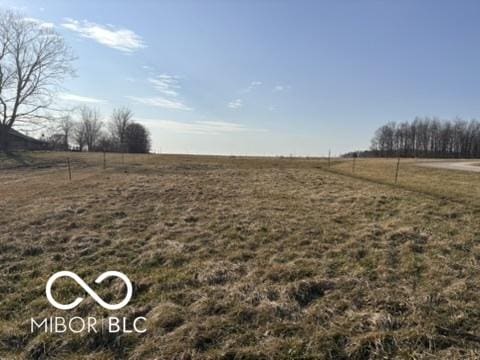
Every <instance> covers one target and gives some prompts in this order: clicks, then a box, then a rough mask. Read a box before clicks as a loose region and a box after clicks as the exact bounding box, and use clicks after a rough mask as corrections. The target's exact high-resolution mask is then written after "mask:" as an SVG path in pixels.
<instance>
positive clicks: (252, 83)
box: [240, 81, 263, 93]
mask: <svg viewBox="0 0 480 360" xmlns="http://www.w3.org/2000/svg"><path fill="white" fill-rule="evenodd" d="M262 84H263V83H262V82H261V81H252V82H251V83H250V85H248V86H247V87H246V88H245V89H243V90H241V91H240V92H241V93H249V92H251V91H252V90H253V89H255V88H256V87H258V86H260V85H262Z"/></svg>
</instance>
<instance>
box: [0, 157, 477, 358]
mask: <svg viewBox="0 0 480 360" xmlns="http://www.w3.org/2000/svg"><path fill="white" fill-rule="evenodd" d="M67 157H68V158H70V163H71V170H72V179H71V181H70V180H69V177H68V171H67V166H66V159H67ZM422 162H423V160H414V159H405V160H403V159H402V162H401V163H400V169H399V176H398V183H397V184H394V174H395V168H396V164H397V160H396V159H391V160H386V159H368V160H363V159H357V160H356V164H355V169H353V167H352V165H353V164H352V163H353V161H352V159H332V161H331V163H330V166H329V163H328V161H327V159H321V158H288V157H284V158H280V157H279V158H261V157H257V158H253V157H252V158H247V157H227V156H225V157H214V156H192V155H133V154H125V155H122V154H106V158H105V165H106V166H105V169H104V159H103V154H101V153H97V154H94V153H62V152H57V153H54V152H50V153H49V152H35V153H28V152H24V153H17V154H16V155H15V156H13V157H12V156H3V155H2V158H1V160H0V167H1V170H0V182H1V183H2V187H1V188H0V209H1V213H2V217H1V219H0V289H1V301H0V358H2V359H22V358H30V359H127V358H128V359H217V358H219V359H309V358H310V359H347V358H350V359H368V358H379V359H380V358H381V359H384V358H399V359H404V358H411V359H413V358H416V359H422V358H425V359H433V358H449V359H459V358H472V359H473V358H478V357H480V336H479V335H478V334H480V325H479V323H478V319H479V316H480V298H479V290H480V282H479V280H478V279H479V276H480V264H479V261H480V223H479V222H478V216H479V212H480V174H479V173H469V172H462V171H452V170H441V169H433V168H428V167H423V166H419V163H422ZM353 170H354V173H353ZM107 269H109V270H112V269H115V270H118V271H123V272H124V273H125V274H127V275H128V277H129V278H130V279H131V281H132V282H133V287H134V295H133V297H132V300H131V302H130V303H129V304H128V306H126V307H124V308H123V309H121V310H119V311H118V312H119V313H120V314H121V315H122V316H125V317H127V318H129V319H130V318H133V317H135V316H139V315H141V316H145V318H146V319H147V323H146V328H147V331H146V332H145V333H142V334H136V333H133V334H130V333H121V334H111V333H93V334H88V333H85V332H83V333H81V334H73V333H66V334H51V333H43V332H40V331H37V332H33V333H31V332H30V324H29V319H30V317H42V318H44V317H49V316H55V315H57V314H60V313H62V311H61V310H57V309H54V308H53V307H52V306H50V304H49V303H48V302H47V300H46V298H45V282H46V280H47V278H48V277H49V276H50V275H51V274H52V273H54V272H55V271H59V270H72V271H73V270H74V271H75V272H76V273H77V274H78V275H79V276H81V277H82V278H83V279H84V280H85V281H86V282H88V283H93V280H94V279H95V277H96V276H97V275H98V274H99V273H102V272H104V271H105V270H107ZM63 284H64V286H62V287H61V289H60V290H59V289H58V288H57V289H56V291H57V292H56V297H57V298H58V299H63V300H65V301H66V302H68V301H69V300H71V299H73V298H74V297H75V295H79V294H81V293H82V290H81V289H79V288H78V286H75V285H76V284H75V283H73V282H71V281H69V280H63ZM96 290H97V292H98V293H99V294H100V295H101V296H102V298H104V299H115V298H118V297H121V295H119V294H121V293H122V291H123V289H122V288H121V286H119V284H118V283H116V281H112V282H110V283H108V284H102V285H96ZM70 314H71V315H72V316H73V315H78V316H84V315H85V314H91V315H96V316H98V317H102V316H106V311H105V310H104V309H102V308H101V307H99V306H98V304H96V303H95V302H94V301H93V300H92V299H90V298H87V299H85V301H84V302H82V304H81V305H80V306H78V307H77V308H75V309H74V310H71V311H70Z"/></svg>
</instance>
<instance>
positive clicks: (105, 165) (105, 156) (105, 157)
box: [103, 151, 107, 170]
mask: <svg viewBox="0 0 480 360" xmlns="http://www.w3.org/2000/svg"><path fill="white" fill-rule="evenodd" d="M106 168H107V155H106V153H105V151H103V170H105V169H106Z"/></svg>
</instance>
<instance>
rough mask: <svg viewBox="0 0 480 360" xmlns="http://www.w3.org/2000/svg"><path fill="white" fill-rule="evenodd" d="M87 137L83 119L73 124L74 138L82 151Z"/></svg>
mask: <svg viewBox="0 0 480 360" xmlns="http://www.w3.org/2000/svg"><path fill="white" fill-rule="evenodd" d="M86 138H87V137H86V135H85V126H84V123H83V121H79V122H77V123H75V124H74V126H73V139H74V140H75V142H76V143H77V145H78V148H79V150H80V151H82V150H83V148H84V147H85V145H86Z"/></svg>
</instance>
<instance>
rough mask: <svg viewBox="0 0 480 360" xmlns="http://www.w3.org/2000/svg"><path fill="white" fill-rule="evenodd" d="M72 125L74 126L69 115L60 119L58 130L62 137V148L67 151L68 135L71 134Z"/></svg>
mask: <svg viewBox="0 0 480 360" xmlns="http://www.w3.org/2000/svg"><path fill="white" fill-rule="evenodd" d="M74 125H75V124H74V122H73V121H72V118H71V117H70V115H67V116H64V117H62V118H61V119H60V122H59V125H58V130H59V131H60V133H61V134H62V135H63V142H64V143H63V146H64V148H65V150H68V146H69V139H70V134H71V133H72V129H73V127H74Z"/></svg>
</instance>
